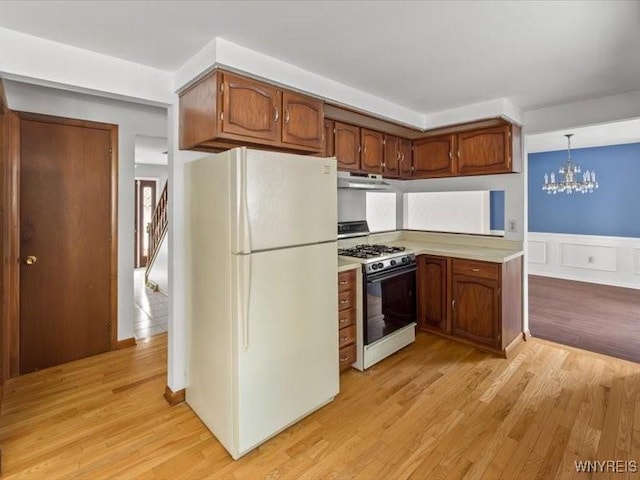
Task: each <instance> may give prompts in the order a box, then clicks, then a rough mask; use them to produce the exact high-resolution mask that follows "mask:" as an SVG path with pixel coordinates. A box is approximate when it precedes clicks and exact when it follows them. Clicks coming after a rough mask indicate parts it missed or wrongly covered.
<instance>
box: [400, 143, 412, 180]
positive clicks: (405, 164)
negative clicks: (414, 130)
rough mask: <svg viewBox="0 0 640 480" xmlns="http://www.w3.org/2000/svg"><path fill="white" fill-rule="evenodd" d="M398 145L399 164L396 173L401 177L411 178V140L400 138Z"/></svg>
mask: <svg viewBox="0 0 640 480" xmlns="http://www.w3.org/2000/svg"><path fill="white" fill-rule="evenodd" d="M399 146H400V164H399V166H398V173H399V175H400V177H401V178H411V177H412V175H413V151H412V150H413V149H412V148H411V147H412V146H413V143H412V142H411V140H407V139H406V138H401V139H400V140H399Z"/></svg>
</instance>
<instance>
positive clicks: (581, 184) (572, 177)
mask: <svg viewBox="0 0 640 480" xmlns="http://www.w3.org/2000/svg"><path fill="white" fill-rule="evenodd" d="M572 136H573V133H569V134H567V135H565V137H567V160H566V162H565V163H564V165H562V166H561V167H560V168H559V169H558V173H560V174H561V175H564V178H563V179H562V180H560V178H559V177H558V181H557V182H556V174H555V173H554V172H551V174H550V175H547V174H546V173H545V174H544V185H542V190H543V191H545V192H547V193H548V194H549V195H551V194H552V193H553V194H554V195H555V194H556V193H558V192H565V193H573V192H580V193H593V191H594V190H595V189H597V188H598V182H597V181H596V172H594V171H589V170H587V171H586V172H584V174H583V175H582V181H579V175H578V174H579V173H581V170H580V165H578V164H577V163H574V162H573V161H572V160H571V137H572ZM549 177H551V178H549Z"/></svg>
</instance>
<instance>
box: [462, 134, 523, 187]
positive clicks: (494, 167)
mask: <svg viewBox="0 0 640 480" xmlns="http://www.w3.org/2000/svg"><path fill="white" fill-rule="evenodd" d="M457 157H458V173H459V174H461V175H482V174H487V173H505V172H509V171H511V126H510V125H504V126H500V127H492V128H482V129H479V130H472V131H470V132H463V133H459V134H458V155H457Z"/></svg>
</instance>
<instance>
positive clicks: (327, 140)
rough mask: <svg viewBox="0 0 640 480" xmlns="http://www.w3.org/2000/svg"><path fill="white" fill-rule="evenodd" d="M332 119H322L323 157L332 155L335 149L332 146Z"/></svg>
mask: <svg viewBox="0 0 640 480" xmlns="http://www.w3.org/2000/svg"><path fill="white" fill-rule="evenodd" d="M333 128H334V126H333V120H329V119H326V118H325V119H324V142H323V143H322V154H321V156H323V157H333V156H334V155H335V151H334V148H333Z"/></svg>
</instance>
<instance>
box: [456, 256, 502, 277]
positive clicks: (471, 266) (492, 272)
mask: <svg viewBox="0 0 640 480" xmlns="http://www.w3.org/2000/svg"><path fill="white" fill-rule="evenodd" d="M453 273H454V275H455V274H459V275H471V276H473V277H482V278H491V279H493V280H499V279H500V264H499V263H491V262H480V261H478V260H462V259H457V258H454V259H453Z"/></svg>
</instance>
